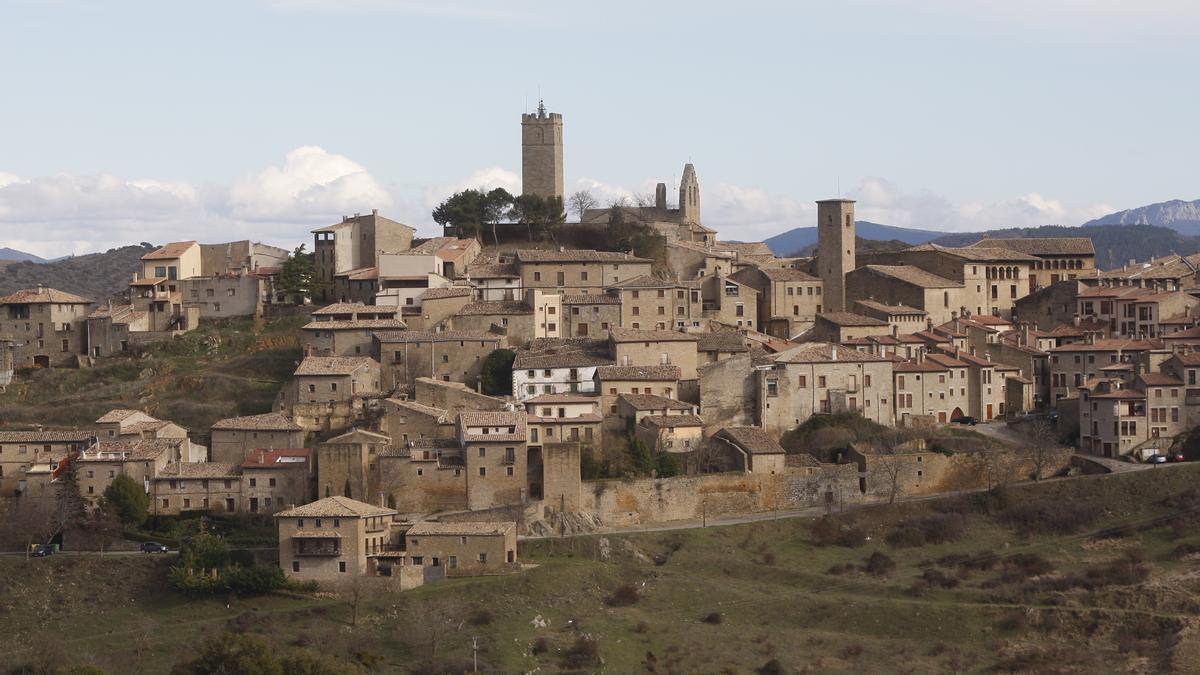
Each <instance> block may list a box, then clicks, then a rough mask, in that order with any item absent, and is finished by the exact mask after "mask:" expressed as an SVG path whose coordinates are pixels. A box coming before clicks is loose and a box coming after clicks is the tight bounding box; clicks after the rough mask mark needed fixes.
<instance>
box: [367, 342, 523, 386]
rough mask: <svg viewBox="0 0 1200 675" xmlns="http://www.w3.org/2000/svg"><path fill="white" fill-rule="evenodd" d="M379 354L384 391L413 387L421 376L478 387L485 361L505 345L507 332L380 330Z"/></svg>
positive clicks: (377, 344) (377, 351) (376, 350)
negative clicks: (504, 333)
mask: <svg viewBox="0 0 1200 675" xmlns="http://www.w3.org/2000/svg"><path fill="white" fill-rule="evenodd" d="M375 344H376V346H375V353H377V354H379V359H380V363H381V364H383V368H382V386H383V389H384V391H393V390H395V389H396V388H397V387H411V386H413V384H414V382H415V381H416V380H417V378H421V377H429V378H433V379H435V380H441V381H443V382H461V383H462V384H465V385H467V386H468V387H474V386H475V385H476V384H477V383H478V381H479V373H480V371H481V369H482V368H483V361H484V359H486V358H487V357H488V355H489V354H491V353H492V352H493V351H495V350H497V349H500V348H502V347H505V346H506V345H507V344H508V342H507V339H506V338H505V337H504V336H503V335H497V334H496V333H490V332H483V331H460V330H454V331H444V332H440V333H439V332H430V331H413V330H406V331H378V332H376V333H375Z"/></svg>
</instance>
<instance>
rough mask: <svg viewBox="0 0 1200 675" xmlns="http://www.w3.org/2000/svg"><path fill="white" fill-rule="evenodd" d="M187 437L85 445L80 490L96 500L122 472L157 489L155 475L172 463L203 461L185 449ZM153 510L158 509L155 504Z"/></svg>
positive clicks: (80, 463)
mask: <svg viewBox="0 0 1200 675" xmlns="http://www.w3.org/2000/svg"><path fill="white" fill-rule="evenodd" d="M184 443H185V441H184V440H181V439H178V438H161V439H153V440H128V441H100V442H99V443H96V444H95V445H92V446H89V447H86V448H83V449H82V450H81V451H80V454H79V455H78V457H76V461H77V462H78V469H77V472H76V475H77V477H78V480H79V492H80V494H81V495H83V497H84V498H85V499H88V500H91V501H93V502H95V501H96V500H98V499H100V497H101V496H102V495H103V494H104V491H105V490H106V489H107V488H108V486H109V484H111V483H112V481H113V479H114V478H116V477H117V475H119V474H125V475H127V476H129V477H130V478H132V479H133V480H135V481H137V482H139V483H141V484H142V486H143V488H144V489H145V490H146V492H147V493H152V491H153V481H154V477H155V476H157V475H159V474H160V473H162V472H163V471H164V470H165V469H166V467H167V465H169V464H185V465H188V466H192V465H199V464H201V462H196V461H193V460H190V459H189V458H188V457H187V456H186V455H185V452H186V450H187V448H186V446H185V445H184ZM150 512H151V513H157V510H156V509H155V505H154V504H151V508H150Z"/></svg>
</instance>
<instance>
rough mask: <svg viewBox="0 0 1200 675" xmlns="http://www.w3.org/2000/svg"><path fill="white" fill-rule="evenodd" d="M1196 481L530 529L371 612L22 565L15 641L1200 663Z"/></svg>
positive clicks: (604, 668)
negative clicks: (685, 525)
mask: <svg viewBox="0 0 1200 675" xmlns="http://www.w3.org/2000/svg"><path fill="white" fill-rule="evenodd" d="M1197 479H1200V465H1178V466H1173V467H1170V468H1163V469H1157V470H1153V471H1143V472H1137V473H1133V474H1125V475H1116V476H1103V477H1088V478H1081V479H1072V480H1059V481H1050V482H1044V483H1041V484H1037V485H1026V486H1019V487H1010V488H1007V489H1005V490H1002V491H1000V492H997V493H995V494H993V495H991V496H990V497H984V496H963V497H951V498H946V499H942V500H936V501H930V502H921V503H911V504H906V505H900V506H897V507H895V508H887V507H877V508H872V509H863V510H860V511H856V512H852V513H847V514H844V515H842V516H836V514H835V516H836V520H835V521H832V528H831V527H829V526H828V525H829V524H830V523H828V522H827V523H826V524H825V525H822V526H821V527H817V528H814V526H813V525H814V521H812V520H810V519H785V520H780V521H776V522H761V523H755V524H750V525H734V526H726V527H710V528H707V529H699V528H697V529H691V530H677V531H670V532H654V533H641V534H628V535H593V536H586V537H575V538H567V539H546V540H540V541H526V542H523V543H522V544H521V550H520V557H521V558H522V560H523V561H524V562H525V563H527V564H532V565H533V567H531V568H529V569H526V570H525V571H523V572H522V573H521V574H519V575H517V576H499V577H484V578H473V579H456V580H450V581H446V582H439V583H436V584H432V585H429V586H425V587H423V588H420V589H417V590H414V591H407V592H404V593H398V592H393V591H388V590H384V589H381V588H374V587H369V588H371V590H370V591H368V592H362V587H360V592H359V593H358V594H357V595H358V607H357V621H356V622H355V620H354V614H355V613H354V611H353V608H352V604H351V602H352V600H353V598H354V593H348V594H346V595H343V596H341V597H340V598H339V597H338V596H336V595H333V594H330V593H322V594H318V595H316V596H286V597H285V596H271V597H260V598H253V597H252V598H240V599H239V598H226V597H224V596H222V597H220V598H215V599H203V598H187V597H184V596H181V595H178V594H177V593H175V592H174V591H171V590H169V588H168V586H167V583H166V566H167V564H169V563H168V559H166V558H162V559H160V558H149V557H146V556H140V555H138V556H126V557H119V556H117V557H114V556H107V557H103V558H101V557H99V556H93V555H87V556H79V557H70V556H64V555H59V556H53V557H51V558H47V559H40V560H31V561H28V562H27V561H25V560H23V559H20V558H14V557H8V556H5V557H0V632H2V633H3V634H4V635H5V636H6V637H7V638H8V643H9V644H10V645H11V646H10V647H9V648H8V649H6V651H5V654H4V657H5V659H7V660H8V661H9V663H11V664H12V665H13V666H17V665H24V664H28V665H30V666H38V667H55V666H57V667H62V666H66V665H69V664H89V665H94V666H97V667H100V668H103V669H105V670H106V671H108V672H113V673H116V672H128V671H129V670H130V669H131V668H132V669H134V670H137V671H138V672H149V673H165V672H168V671H169V670H170V669H171V667H172V666H173V665H174V664H175V663H177V662H178V661H180V660H181V659H186V658H189V657H190V656H191V655H192V654H193V653H194V652H195V650H196V649H197V647H198V645H200V644H201V643H202V642H203V641H204V640H205V639H208V638H214V637H218V636H219V635H220V634H221V633H222V632H223V631H232V632H234V633H239V634H246V635H252V636H256V637H257V638H259V639H261V640H263V641H264V642H265V644H266V645H267V646H268V648H269V649H270V650H271V651H272V652H274V653H276V654H277V655H278V656H283V655H285V654H294V653H297V652H307V653H314V652H318V651H319V652H320V653H321V654H324V655H326V656H327V657H329V658H331V659H335V660H336V661H338V662H340V663H342V664H344V666H345V667H346V668H352V667H353V668H361V669H362V670H367V672H463V671H464V670H469V669H470V666H471V657H472V645H473V642H474V643H475V644H477V646H478V659H479V669H480V670H482V671H485V672H564V671H571V672H610V673H635V672H652V673H671V672H680V673H683V672H739V673H750V672H755V671H757V672H762V673H772V672H848V673H849V672H855V673H862V672H1056V673H1092V672H1156V673H1157V672H1196V669H1197V668H1198V667H1200V660H1197V657H1198V652H1200V650H1198V649H1197V648H1196V646H1195V644H1196V639H1195V638H1196V634H1195V627H1196V625H1197V622H1196V619H1197V617H1198V616H1200V601H1197V599H1196V598H1197V590H1200V574H1197V572H1196V564H1197V563H1196V560H1197V553H1196V551H1200V525H1197V524H1196V523H1195V518H1194V513H1195V511H1196V510H1198V509H1200V492H1197V491H1196V490H1195V489H1194V488H1192V486H1193V485H1195V484H1196V482H1197ZM585 489H586V488H585ZM1065 511H1070V513H1063V512H1065ZM917 531H920V532H921V534H920V535H919V536H914V533H915V532H917ZM935 537H936V540H935V539H934V538H935ZM839 542H840V543H839ZM351 590H353V589H351ZM227 603H229V604H228V605H227ZM46 644H55V645H56V646H57V647H59V648H57V649H53V650H48V649H43V648H42V647H43V646H44V645H46ZM366 664H370V665H369V669H368V668H364V667H363V666H364V665H366ZM431 664H432V665H435V666H436V667H431V668H429V669H422V666H429V665H431ZM32 672H49V671H41V670H35V671H32ZM346 672H362V671H361V670H348V671H346Z"/></svg>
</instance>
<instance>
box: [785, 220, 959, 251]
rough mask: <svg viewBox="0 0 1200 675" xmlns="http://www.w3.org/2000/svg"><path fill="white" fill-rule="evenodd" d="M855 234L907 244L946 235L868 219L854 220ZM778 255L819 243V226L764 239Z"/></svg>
mask: <svg viewBox="0 0 1200 675" xmlns="http://www.w3.org/2000/svg"><path fill="white" fill-rule="evenodd" d="M854 230H855V232H854V233H855V234H856V235H857V236H859V237H861V238H863V239H882V240H889V239H895V240H897V241H902V242H904V243H906V244H912V245H914V246H915V245H916V244H924V243H925V242H927V241H933V240H934V239H937V238H938V237H941V236H943V235H945V234H946V233H945V232H937V231H934V230H914V229H909V228H907V227H896V226H894V225H880V224H879V223H872V222H870V221H866V220H857V221H855V222H854ZM763 243H764V244H766V245H767V246H768V247H770V249H771V251H772V252H773V253H775V255H778V256H790V255H796V254H797V253H799V252H800V251H803V250H805V249H807V248H808V247H809V246H812V245H813V244H815V243H817V228H815V227H797V228H796V229H794V230H788V231H787V232H784V233H783V234H777V235H775V236H774V237H771V238H770V239H766V240H764V241H763Z"/></svg>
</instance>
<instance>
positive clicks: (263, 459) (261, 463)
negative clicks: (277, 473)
mask: <svg viewBox="0 0 1200 675" xmlns="http://www.w3.org/2000/svg"><path fill="white" fill-rule="evenodd" d="M296 460H303V461H296ZM310 462H312V450H309V449H308V448H259V449H257V450H251V451H250V454H249V455H247V457H246V461H244V462H242V468H243V469H278V468H284V467H295V466H303V465H304V464H306V463H310Z"/></svg>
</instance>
